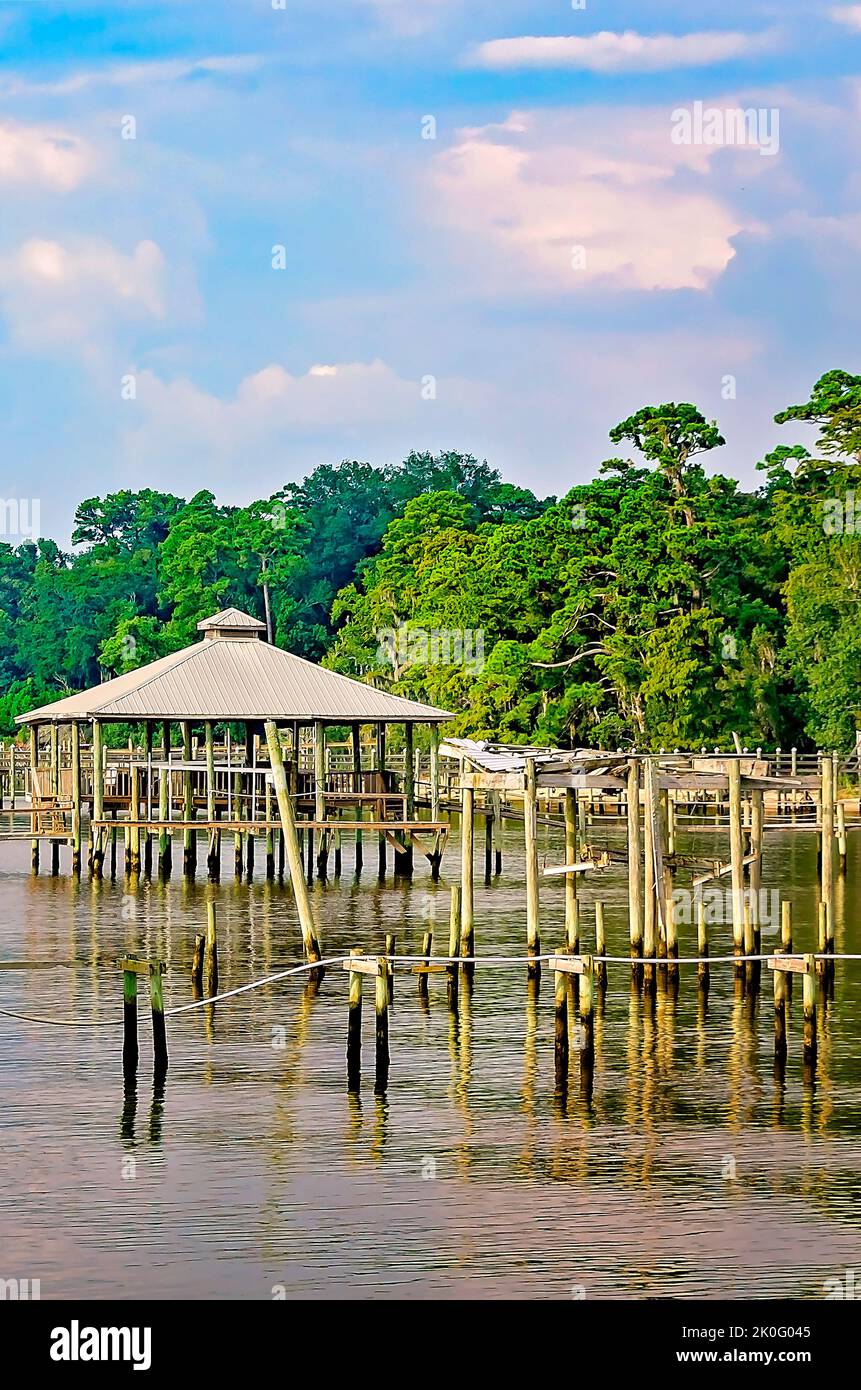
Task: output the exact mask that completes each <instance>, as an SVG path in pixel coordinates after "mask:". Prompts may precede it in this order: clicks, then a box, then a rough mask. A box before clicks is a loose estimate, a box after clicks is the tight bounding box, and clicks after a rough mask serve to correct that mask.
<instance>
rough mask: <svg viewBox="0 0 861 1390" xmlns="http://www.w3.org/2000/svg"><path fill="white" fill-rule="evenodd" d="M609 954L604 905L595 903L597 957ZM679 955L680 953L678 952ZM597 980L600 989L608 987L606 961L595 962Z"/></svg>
mask: <svg viewBox="0 0 861 1390" xmlns="http://www.w3.org/2000/svg"><path fill="white" fill-rule="evenodd" d="M606 953H607V943H606V940H605V938H604V904H603V903H602V902H596V903H595V955H596V956H603V955H606ZM677 954H678V952H677ZM595 979H596V981H597V984H598V988H599V989H605V988H606V986H607V962H606V961H605V960H596V961H595Z"/></svg>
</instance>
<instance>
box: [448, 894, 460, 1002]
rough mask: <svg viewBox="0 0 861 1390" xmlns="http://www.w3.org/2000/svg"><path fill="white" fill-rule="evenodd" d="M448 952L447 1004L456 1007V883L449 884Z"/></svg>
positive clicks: (458, 899) (458, 910)
mask: <svg viewBox="0 0 861 1390" xmlns="http://www.w3.org/2000/svg"><path fill="white" fill-rule="evenodd" d="M448 954H449V958H450V959H451V960H452V962H453V963H452V964H451V965H450V966H449V968H448V1006H449V1008H450V1009H456V1008H457V963H456V960H455V958H456V957H457V956H458V955H459V954H460V888H459V887H458V885H457V884H456V883H453V884H452V885H451V912H450V916H449V928H448Z"/></svg>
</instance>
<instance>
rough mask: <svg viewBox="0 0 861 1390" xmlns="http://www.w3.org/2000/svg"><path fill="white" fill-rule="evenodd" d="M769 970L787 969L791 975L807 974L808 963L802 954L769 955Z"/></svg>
mask: <svg viewBox="0 0 861 1390" xmlns="http://www.w3.org/2000/svg"><path fill="white" fill-rule="evenodd" d="M766 965H767V966H768V968H769V970H788V971H789V972H790V974H792V975H809V974H810V973H811V971H810V964H809V962H808V960H807V959H806V957H804V956H794V957H793V956H769V958H768V960H767V961H766Z"/></svg>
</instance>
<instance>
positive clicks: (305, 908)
mask: <svg viewBox="0 0 861 1390" xmlns="http://www.w3.org/2000/svg"><path fill="white" fill-rule="evenodd" d="M265 728H266V742H267V744H268V747H269V759H270V762H271V764H272V778H273V782H274V786H275V796H276V798H277V801H278V812H279V815H280V817H281V826H282V829H283V831H284V845H285V849H286V852H287V863H288V864H289V866H290V879H291V882H292V884H293V894H294V897H295V899H296V909H297V911H298V913H299V924H300V926H301V929H302V942H303V945H304V948H305V956H306V959H307V960H309V961H316V960H320V959H321V951H320V944H319V941H318V939H317V932H316V928H315V926H314V918H313V915H312V912H311V900H310V898H309V896H308V886H307V884H306V882H305V876H304V874H303V872H302V855H301V852H300V849H299V839H298V836H297V834H296V821H295V819H294V816H293V807H292V804H291V802H290V796H289V793H288V791H287V773H286V771H285V769H284V759H283V757H282V755H281V744H280V743H279V741H278V730H277V728H276V726H275V724H274V723H273V721H272V720H267V722H266V725H265Z"/></svg>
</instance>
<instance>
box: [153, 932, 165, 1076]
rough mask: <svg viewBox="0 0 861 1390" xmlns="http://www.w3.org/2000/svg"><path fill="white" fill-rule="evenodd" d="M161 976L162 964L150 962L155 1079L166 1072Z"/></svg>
mask: <svg viewBox="0 0 861 1390" xmlns="http://www.w3.org/2000/svg"><path fill="white" fill-rule="evenodd" d="M163 974H164V964H163V962H162V961H160V960H156V961H151V962H150V967H149V1002H150V1009H151V1010H152V1048H153V1072H154V1074H155V1076H156V1077H163V1076H164V1074H165V1072H166V1071H167V1030H166V1028H165V1022H164V991H163V989H162V975H163Z"/></svg>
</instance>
